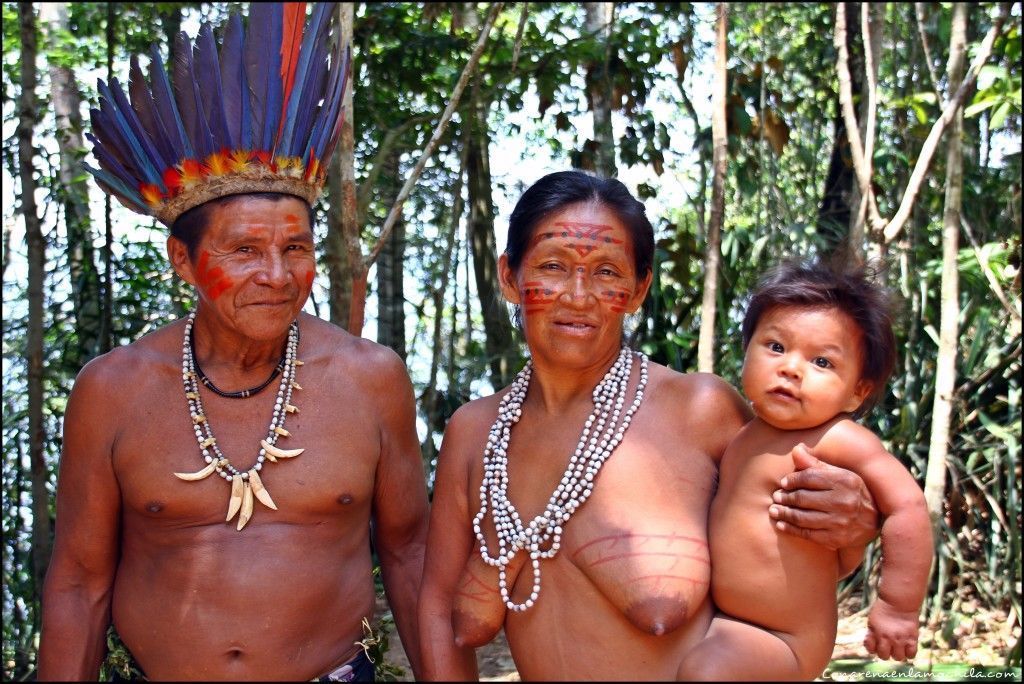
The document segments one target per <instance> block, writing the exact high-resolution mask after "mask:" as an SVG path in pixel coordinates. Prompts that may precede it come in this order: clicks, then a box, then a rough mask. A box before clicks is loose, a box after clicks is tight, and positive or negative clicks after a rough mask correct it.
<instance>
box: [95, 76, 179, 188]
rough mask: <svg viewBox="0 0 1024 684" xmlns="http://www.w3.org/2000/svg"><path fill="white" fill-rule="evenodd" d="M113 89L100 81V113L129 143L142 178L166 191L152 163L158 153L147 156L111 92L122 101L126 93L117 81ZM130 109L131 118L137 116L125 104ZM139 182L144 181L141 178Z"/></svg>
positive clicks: (112, 83) (113, 84)
mask: <svg viewBox="0 0 1024 684" xmlns="http://www.w3.org/2000/svg"><path fill="white" fill-rule="evenodd" d="M111 85H112V88H111V87H108V86H107V84H106V83H105V82H104V81H103V80H102V79H100V81H99V92H100V95H102V96H103V98H104V99H101V100H100V111H102V112H104V113H105V114H106V115H107V117H108V118H109V119H111V120H112V123H114V128H115V129H116V130H117V131H118V133H120V135H121V138H122V140H123V141H124V142H125V143H127V149H128V151H129V152H130V153H131V157H132V159H133V160H134V161H135V166H136V168H137V169H138V170H139V171H141V172H142V176H143V177H144V178H145V179H146V182H147V183H152V184H153V185H156V186H158V187H160V188H161V189H163V190H166V188H165V187H164V183H163V178H162V177H161V174H160V170H158V169H155V168H154V167H153V165H152V163H151V160H152V159H154V158H155V156H156V152H155V151H153V153H152V154H149V155H147V153H146V150H145V149H144V143H142V142H140V141H139V139H138V138H137V137H136V135H135V133H134V131H133V130H132V127H131V125H130V124H129V123H128V121H127V118H126V113H125V112H124V111H122V110H121V108H120V107H119V106H118V105H117V104H116V103H117V100H116V99H115V98H116V96H115V95H114V94H113V93H112V92H111V90H114V91H115V92H117V93H119V94H120V95H121V99H124V93H121V87H120V86H119V85H118V84H117V81H116V80H113V81H111ZM125 106H126V107H127V108H128V112H129V113H130V115H131V116H134V115H135V112H132V111H131V107H130V106H128V105H127V102H126V103H125ZM139 180H142V179H141V178H140V179H139Z"/></svg>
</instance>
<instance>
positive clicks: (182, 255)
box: [167, 235, 196, 286]
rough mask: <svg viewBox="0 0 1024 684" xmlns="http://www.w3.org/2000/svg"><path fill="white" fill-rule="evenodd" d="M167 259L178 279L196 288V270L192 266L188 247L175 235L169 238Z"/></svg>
mask: <svg viewBox="0 0 1024 684" xmlns="http://www.w3.org/2000/svg"><path fill="white" fill-rule="evenodd" d="M167 258H168V259H169V260H170V262H171V266H172V267H173V268H174V272H175V273H177V274H178V277H179V278H181V279H182V280H184V281H185V282H186V283H188V284H190V285H192V286H195V284H196V275H195V268H194V267H193V266H192V259H191V258H190V257H189V255H188V247H187V246H186V245H185V243H184V242H182V241H181V240H179V239H178V238H176V237H174V236H173V235H171V236H169V237H168V238H167Z"/></svg>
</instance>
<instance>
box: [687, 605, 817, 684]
mask: <svg viewBox="0 0 1024 684" xmlns="http://www.w3.org/2000/svg"><path fill="white" fill-rule="evenodd" d="M790 644H793V646H796V647H797V648H796V649H794V648H793V647H791V646H790ZM803 650H805V649H803V648H800V647H799V639H798V637H795V636H793V635H789V634H780V633H778V632H772V631H769V630H767V629H763V628H761V627H757V626H755V625H751V624H749V623H747V622H742V621H740V620H736V619H735V618H731V617H728V616H727V615H723V614H721V613H718V614H717V615H715V617H714V619H713V620H712V621H711V627H710V628H709V629H708V633H707V634H706V635H705V636H704V639H703V640H702V641H700V643H698V644H697V645H696V646H694V647H693V648H692V649H690V652H689V653H687V654H686V657H685V658H684V659H683V662H682V663H681V664H680V665H679V671H678V673H677V675H676V678H677V679H679V680H681V681H787V680H788V681H792V680H801V679H802V680H808V681H809V680H812V679H814V678H815V677H817V676H818V675H820V674H821V671H822V670H823V669H824V668H825V666H826V665H827V664H828V660H827V659H826V660H825V661H824V662H821V663H810V662H804V661H806V660H810V659H808V658H801V656H800V655H798V652H800V651H803ZM815 668H817V669H815Z"/></svg>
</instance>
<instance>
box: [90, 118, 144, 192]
mask: <svg viewBox="0 0 1024 684" xmlns="http://www.w3.org/2000/svg"><path fill="white" fill-rule="evenodd" d="M89 120H90V123H91V124H92V130H93V132H94V133H95V136H90V140H93V141H94V145H96V149H97V150H100V149H102V150H103V151H104V153H105V154H107V155H108V156H109V157H110V158H111V159H113V160H114V162H116V166H113V167H112V168H114V169H115V170H117V171H118V172H119V173H120V174H121V176H122V178H123V180H124V181H125V182H126V183H134V182H135V179H136V178H138V177H139V176H140V175H141V174H140V173H139V172H138V170H137V169H136V168H135V162H134V160H133V159H132V154H131V151H130V150H129V149H128V143H126V142H124V141H123V140H122V139H121V135H120V134H119V133H118V132H117V127H116V126H114V124H113V122H112V121H111V120H110V117H108V116H107V115H106V114H104V113H103V112H102V111H100V110H99V109H90V110H89ZM97 159H99V157H98V156H97ZM101 161H102V160H101Z"/></svg>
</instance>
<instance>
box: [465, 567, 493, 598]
mask: <svg viewBox="0 0 1024 684" xmlns="http://www.w3.org/2000/svg"><path fill="white" fill-rule="evenodd" d="M466 574H468V575H469V578H468V579H469V580H472V582H470V581H468V580H467V581H464V582H463V583H462V586H466V585H467V584H479V585H480V586H481V587H482V588H483V589H484V590H485V591H486V592H487V593H488V594H497V593H498V589H497V587H492V586H490V585H489V584H486V583H484V581H483V580H481V579H480V578H479V577H477V576H476V575H474V574H473V573H472V572H467V573H466Z"/></svg>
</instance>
